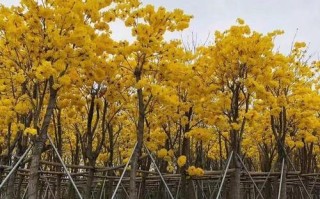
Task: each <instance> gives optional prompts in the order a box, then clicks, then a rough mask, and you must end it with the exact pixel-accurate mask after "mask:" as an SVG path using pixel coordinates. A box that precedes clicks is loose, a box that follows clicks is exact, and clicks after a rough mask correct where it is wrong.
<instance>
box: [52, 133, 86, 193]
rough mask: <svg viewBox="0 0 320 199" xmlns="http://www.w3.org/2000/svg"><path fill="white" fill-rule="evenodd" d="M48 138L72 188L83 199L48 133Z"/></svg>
mask: <svg viewBox="0 0 320 199" xmlns="http://www.w3.org/2000/svg"><path fill="white" fill-rule="evenodd" d="M48 138H49V141H50V143H51V145H52V147H53V149H54V151H55V152H56V154H57V156H58V158H59V160H60V162H61V164H62V166H63V169H64V170H65V172H66V173H67V175H68V177H69V179H70V181H71V184H72V186H73V187H74V189H75V190H76V192H77V194H78V196H79V198H80V199H83V198H82V196H81V194H80V192H79V189H78V187H77V186H76V184H75V182H74V181H73V179H72V177H71V175H70V172H69V171H68V169H67V167H66V165H65V164H64V162H63V160H62V158H61V156H60V154H59V152H58V149H57V148H56V147H55V145H54V143H53V141H52V139H51V137H50V136H49V134H48Z"/></svg>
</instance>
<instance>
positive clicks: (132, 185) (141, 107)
mask: <svg viewBox="0 0 320 199" xmlns="http://www.w3.org/2000/svg"><path fill="white" fill-rule="evenodd" d="M142 59H143V60H141V61H140V60H139V62H140V64H139V65H138V66H137V68H136V69H135V71H134V75H135V78H136V82H139V81H140V80H141V75H142V67H143V64H144V59H145V56H143V57H142ZM137 97H138V112H139V115H138V125H137V130H136V136H137V146H136V148H135V150H134V152H133V154H132V159H131V170H130V182H129V198H130V199H136V198H137V187H136V175H137V173H136V172H137V169H138V160H139V156H140V153H141V149H142V146H143V134H144V120H145V104H144V101H143V91H142V88H138V89H137Z"/></svg>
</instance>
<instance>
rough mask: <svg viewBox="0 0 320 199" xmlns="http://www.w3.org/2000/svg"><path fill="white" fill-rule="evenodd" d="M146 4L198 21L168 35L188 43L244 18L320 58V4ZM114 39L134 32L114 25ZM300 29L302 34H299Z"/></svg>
mask: <svg viewBox="0 0 320 199" xmlns="http://www.w3.org/2000/svg"><path fill="white" fill-rule="evenodd" d="M0 2H1V3H2V4H5V5H12V4H15V5H17V4H18V2H19V0H0ZM142 2H143V3H144V4H153V5H155V6H164V7H166V8H167V9H168V10H173V9H174V8H181V9H183V10H184V11H185V12H186V13H187V14H191V15H193V16H194V18H193V19H192V21H191V24H190V27H189V29H187V30H186V31H184V32H183V33H182V34H181V33H179V34H175V35H168V38H172V37H178V38H181V36H182V38H183V39H184V40H187V38H188V37H189V38H190V37H191V34H192V33H193V34H194V35H197V38H198V39H197V40H198V43H199V44H201V43H202V42H204V41H206V39H207V37H208V34H210V37H209V41H212V40H213V32H214V31H216V30H222V31H223V30H225V29H228V28H229V27H230V26H231V25H233V24H235V23H236V19H237V18H238V17H239V18H242V19H244V20H245V21H246V23H247V24H249V25H250V27H251V28H252V29H253V30H256V31H258V32H262V33H266V32H270V31H272V30H275V29H281V30H284V31H285V34H284V35H282V36H280V37H279V38H278V39H277V41H276V46H277V48H279V49H280V51H282V52H284V53H288V51H289V49H290V46H291V43H292V41H293V39H294V36H295V34H297V35H296V37H295V40H296V41H305V42H306V43H307V44H309V54H312V55H313V59H317V58H319V57H320V0H142ZM112 27H113V28H114V33H113V37H114V38H116V39H127V38H128V37H130V32H129V31H126V30H124V28H123V27H122V24H114V25H113V26H112ZM297 29H298V30H297Z"/></svg>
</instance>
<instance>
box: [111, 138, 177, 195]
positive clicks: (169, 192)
mask: <svg viewBox="0 0 320 199" xmlns="http://www.w3.org/2000/svg"><path fill="white" fill-rule="evenodd" d="M136 146H137V143H136V144H135V145H134V148H133V150H132V153H131V155H130V157H129V160H128V162H127V164H126V166H125V167H124V170H123V172H122V174H121V176H120V179H119V181H118V184H117V186H116V188H115V190H114V192H113V195H112V197H111V199H115V197H116V194H117V191H118V189H119V186H120V184H121V181H122V179H123V177H124V174H125V172H126V170H127V167H128V165H129V164H130V163H131V158H132V154H133V152H134V150H135V148H136ZM144 148H145V149H146V151H147V153H148V156H149V157H150V158H151V161H152V162H153V164H154V166H155V168H156V170H157V172H158V174H159V176H160V178H161V180H162V182H163V184H164V186H165V187H166V190H167V193H168V194H169V196H170V198H171V199H174V197H173V195H172V193H171V191H170V189H169V187H168V184H167V183H166V181H165V180H164V177H163V175H162V173H161V172H160V170H159V168H158V166H157V164H156V161H155V160H154V158H153V157H152V154H151V153H150V151H149V149H148V148H147V147H146V146H145V145H144Z"/></svg>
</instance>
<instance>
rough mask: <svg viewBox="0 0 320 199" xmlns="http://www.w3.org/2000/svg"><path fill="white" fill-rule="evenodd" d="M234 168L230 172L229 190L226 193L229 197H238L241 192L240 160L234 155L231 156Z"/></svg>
mask: <svg viewBox="0 0 320 199" xmlns="http://www.w3.org/2000/svg"><path fill="white" fill-rule="evenodd" d="M232 168H234V169H235V170H234V172H233V173H232V174H231V176H230V178H231V181H230V192H229V194H228V198H229V199H240V198H241V192H240V175H241V167H240V162H239V160H238V158H237V157H236V155H234V156H233V167H232Z"/></svg>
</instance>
